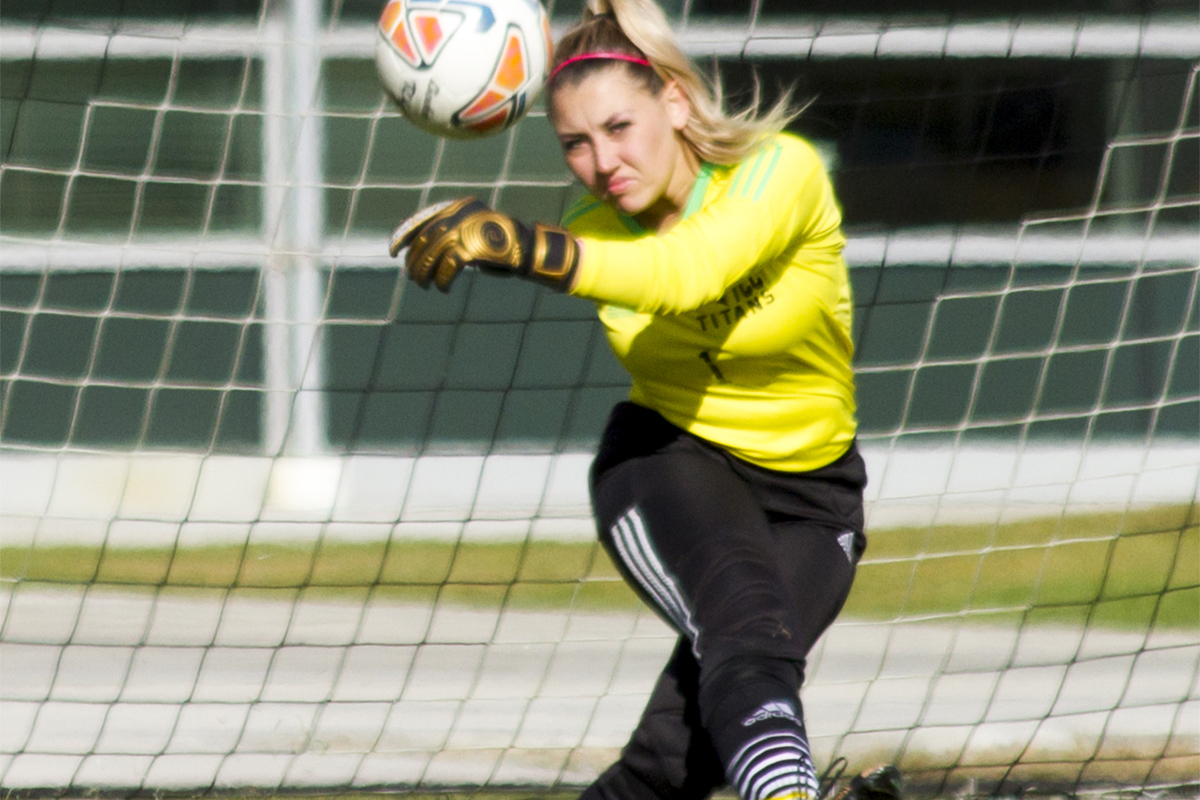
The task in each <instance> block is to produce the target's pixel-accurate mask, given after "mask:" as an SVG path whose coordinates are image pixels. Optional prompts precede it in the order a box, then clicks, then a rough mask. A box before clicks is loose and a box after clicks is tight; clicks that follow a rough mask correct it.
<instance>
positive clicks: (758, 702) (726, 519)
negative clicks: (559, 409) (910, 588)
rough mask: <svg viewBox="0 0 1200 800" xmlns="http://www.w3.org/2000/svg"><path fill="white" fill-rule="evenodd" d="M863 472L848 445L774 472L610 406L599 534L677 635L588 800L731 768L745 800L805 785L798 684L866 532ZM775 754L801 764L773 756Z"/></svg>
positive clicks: (789, 793) (762, 799) (676, 792)
mask: <svg viewBox="0 0 1200 800" xmlns="http://www.w3.org/2000/svg"><path fill="white" fill-rule="evenodd" d="M865 483H866V475H865V471H864V469H863V464H862V459H861V458H860V457H859V456H858V454H857V451H856V450H855V449H854V448H853V447H851V448H850V450H849V451H848V452H847V453H846V454H845V455H844V456H843V457H842V458H840V459H838V460H837V461H835V462H834V463H833V464H830V465H829V466H827V467H823V468H821V469H819V470H815V471H813V472H808V473H795V474H793V473H781V472H776V471H772V470H767V469H763V468H761V467H758V466H755V465H752V464H748V463H746V462H744V461H741V460H739V459H736V458H734V457H733V456H731V455H730V454H728V453H727V452H725V451H724V450H722V449H720V448H718V447H715V446H713V445H711V444H709V443H706V442H704V441H702V440H700V439H697V438H696V437H693V436H691V435H689V434H687V433H685V432H683V431H681V430H679V429H678V428H676V427H674V426H673V425H670V424H669V423H667V422H666V421H665V420H663V419H662V417H660V416H659V415H658V414H656V413H655V412H653V411H649V410H647V409H644V408H641V407H639V406H636V405H633V404H630V403H622V404H620V405H618V406H617V408H616V409H615V410H614V412H613V415H612V418H611V419H610V421H609V426H608V428H607V430H606V432H605V436H604V440H603V442H602V445H601V449H600V452H599V454H598V455H597V458H596V462H595V464H594V466H593V475H592V499H593V504H594V508H595V512H596V519H597V526H598V528H599V533H600V539H601V541H602V543H603V544H604V547H605V548H606V549H607V551H608V552H609V555H610V556H611V557H612V558H613V561H614V562H615V563H616V564H617V566H618V568H619V569H620V570H621V571H622V573H623V574H624V576H625V578H626V580H627V581H629V583H630V585H631V586H633V588H634V589H635V590H636V591H637V592H638V593H639V594H640V595H641V596H642V597H643V599H644V600H645V601H646V602H647V603H649V604H650V605H651V606H652V607H653V608H655V609H656V610H657V611H658V613H659V614H661V615H662V616H663V617H664V618H665V619H666V620H667V621H668V622H669V623H670V624H671V625H672V626H673V627H674V628H675V629H676V630H677V631H678V632H679V633H680V640H679V644H678V646H677V647H676V649H675V652H674V654H673V655H672V658H671V660H670V661H669V662H668V664H667V666H666V668H665V669H664V671H663V673H662V675H661V676H660V678H659V681H658V683H657V685H656V686H655V689H654V691H653V694H652V695H651V698H650V701H649V703H648V704H647V707H646V710H645V712H644V714H643V717H642V719H641V721H640V722H639V724H638V727H637V728H636V729H635V731H634V734H633V736H632V738H631V739H630V742H629V744H628V745H627V746H626V748H625V749H624V751H623V752H622V757H621V759H620V761H619V762H618V763H617V764H615V765H613V767H611V768H610V769H609V770H608V771H606V772H605V773H604V775H602V776H601V777H600V778H599V779H598V780H597V782H596V783H595V784H594V785H593V786H592V787H590V788H589V789H588V790H587V791H586V792H585V794H584V795H583V797H584V798H585V800H643V798H644V799H645V800H657V799H658V798H679V799H681V800H682V798H705V797H707V796H708V795H709V794H710V793H711V792H712V790H713V789H715V788H717V787H719V786H721V785H724V784H725V783H726V782H727V781H730V782H732V783H733V784H734V785H735V787H736V788H737V789H738V791H739V794H740V795H741V796H742V797H743V800H766V799H767V798H776V797H803V796H805V792H806V791H808V790H810V789H811V788H812V787H813V786H815V776H814V775H812V774H811V773H812V764H811V757H809V755H808V743H807V739H806V738H805V734H804V731H803V718H802V712H801V710H800V707H799V701H798V698H797V697H796V695H797V692H798V689H799V686H800V683H801V681H802V679H803V670H804V659H805V657H806V655H807V654H808V651H809V650H810V649H811V648H812V646H813V644H814V643H815V642H816V640H817V638H818V637H819V636H820V635H821V633H822V632H823V631H824V630H825V629H826V628H827V627H828V626H829V625H830V624H831V623H832V622H833V620H834V618H835V617H836V616H837V613H838V611H840V610H841V607H842V604H843V603H844V602H845V599H846V596H847V595H848V594H849V592H850V585H851V583H852V581H853V579H854V567H855V564H856V563H857V560H858V557H859V556H860V555H861V553H862V550H863V547H864V546H865V539H864V537H863V533H862V488H863V486H864V485H865ZM784 762H787V763H788V764H793V763H795V764H800V763H801V762H806V766H803V767H795V768H792V771H791V772H787V770H786V769H784V768H782V767H780V768H778V769H777V768H775V767H772V766H769V765H772V764H776V765H777V764H783V763H784ZM764 765H767V766H764ZM784 772H787V774H786V775H784V774H783V773H784ZM801 773H803V774H801ZM789 781H791V783H789ZM792 784H795V785H796V786H797V787H800V788H799V789H798V790H796V789H789V788H788V787H790V786H792Z"/></svg>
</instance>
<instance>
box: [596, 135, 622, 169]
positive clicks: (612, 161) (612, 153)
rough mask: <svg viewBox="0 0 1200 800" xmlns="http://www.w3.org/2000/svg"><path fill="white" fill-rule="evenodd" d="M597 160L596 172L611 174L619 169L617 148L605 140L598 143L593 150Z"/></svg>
mask: <svg viewBox="0 0 1200 800" xmlns="http://www.w3.org/2000/svg"><path fill="white" fill-rule="evenodd" d="M592 152H593V154H594V158H595V165H596V171H597V172H601V173H609V172H612V171H613V170H615V169H616V168H617V164H618V163H619V161H620V160H619V159H618V158H617V148H616V147H614V146H613V145H612V144H610V143H608V142H605V141H603V140H599V141H597V142H596V143H595V144H594V145H593V150H592Z"/></svg>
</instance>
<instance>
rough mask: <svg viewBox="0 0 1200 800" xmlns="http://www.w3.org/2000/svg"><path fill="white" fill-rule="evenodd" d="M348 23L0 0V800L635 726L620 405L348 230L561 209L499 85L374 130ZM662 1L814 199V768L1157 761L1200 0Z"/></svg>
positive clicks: (1192, 473)
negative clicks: (841, 221) (829, 474)
mask: <svg viewBox="0 0 1200 800" xmlns="http://www.w3.org/2000/svg"><path fill="white" fill-rule="evenodd" d="M380 5H381V4H380V3H376V2H364V1H363V0H352V1H351V0H347V1H346V2H340V3H339V2H332V3H325V4H323V3H320V2H316V0H291V1H290V2H278V3H268V4H266V5H261V4H259V3H257V2H249V1H248V0H246V1H243V0H204V1H201V0H194V1H193V2H174V3H136V2H116V0H113V2H76V3H70V2H53V1H51V0H44V1H41V2H37V1H35V0H24V1H19V0H8V2H6V3H5V4H4V6H3V8H2V9H0V95H2V101H0V102H2V105H0V111H2V115H0V135H2V139H0V141H2V142H3V161H2V163H0V325H2V327H0V378H2V381H3V394H2V402H3V408H2V410H0V470H2V472H0V479H2V481H3V482H2V484H0V492H2V498H0V499H2V503H0V513H2V520H0V521H2V524H3V529H2V530H0V577H2V581H3V583H2V584H0V598H2V601H3V609H4V611H3V622H2V623H0V655H2V658H3V661H2V662H0V669H2V671H0V718H2V720H3V722H2V725H0V785H2V786H3V787H5V788H6V789H10V790H20V791H24V792H30V791H35V790H53V791H82V790H89V789H100V790H105V791H113V792H124V793H137V792H144V793H147V794H149V793H160V792H172V791H178V792H196V791H230V790H243V789H250V788H253V789H254V790H256V791H260V792H261V791H268V792H273V791H278V792H287V791H299V790H324V791H336V792H349V791H352V790H356V789H367V788H375V787H392V788H400V789H413V790H424V789H430V788H438V787H486V788H489V789H497V790H498V789H502V788H504V787H512V786H528V787H547V788H560V787H570V786H576V785H580V784H584V783H587V782H588V781H589V780H590V779H591V778H592V777H594V775H595V774H597V772H598V771H599V770H600V769H602V768H603V767H604V766H605V765H606V764H607V763H608V762H609V761H610V760H611V759H612V758H613V757H614V756H615V754H616V751H617V749H618V748H619V747H620V746H621V744H622V743H623V742H624V740H625V738H626V737H627V735H628V733H629V731H630V729H631V728H632V726H633V724H634V723H635V722H636V719H637V716H638V714H639V713H640V710H641V706H642V704H643V703H644V701H645V699H646V696H647V694H648V692H649V690H650V687H651V685H652V682H653V679H654V677H655V675H656V673H657V670H658V668H659V666H660V665H661V664H662V662H663V661H664V660H665V658H666V656H667V653H668V651H669V649H670V646H671V641H672V640H671V637H670V634H669V632H668V631H667V629H666V628H665V626H664V625H663V624H662V623H661V622H660V621H658V620H657V619H655V618H654V617H653V616H652V615H650V614H649V613H648V612H647V611H645V610H644V609H642V608H640V607H639V606H638V604H637V601H636V600H635V599H634V598H633V596H632V595H631V594H629V593H628V592H627V590H626V589H625V588H624V587H623V585H622V584H621V582H620V580H619V578H618V577H617V575H616V573H615V571H614V570H613V568H612V566H611V565H610V564H609V563H608V561H607V560H606V558H605V556H604V555H603V554H602V553H601V552H600V551H599V550H598V549H597V548H596V546H595V545H594V531H593V528H592V523H591V521H590V517H589V508H588V498H587V491H586V472H587V467H588V463H589V459H590V453H591V451H592V449H593V448H594V446H595V443H596V441H597V438H598V435H599V432H600V430H601V427H602V425H603V422H604V419H605V417H606V415H607V413H608V410H609V408H610V407H611V406H612V405H613V403H615V402H616V401H617V400H619V399H622V398H623V397H624V396H625V394H626V392H627V390H628V379H627V377H626V376H625V374H624V373H623V371H622V370H621V369H620V367H619V366H618V365H617V364H616V362H615V360H614V359H613V358H612V356H611V354H610V353H609V351H608V347H607V344H606V342H605V341H604V337H603V333H602V331H601V330H600V329H599V326H598V324H597V323H596V322H595V320H594V316H595V312H594V307H593V306H592V305H591V304H589V303H588V302H586V301H581V300H577V299H573V298H568V297H562V296H558V295H554V294H550V293H546V292H543V291H541V290H539V289H537V288H535V287H532V286H529V285H526V284H518V283H517V282H498V281H487V280H485V279H481V280H478V281H475V280H473V279H472V276H469V275H468V276H466V279H465V280H463V281H462V282H461V283H460V284H459V285H456V287H455V291H454V292H453V293H452V294H450V295H446V296H443V295H440V294H437V293H428V292H419V291H408V287H407V286H406V285H405V283H404V281H403V279H402V277H401V275H400V272H399V270H398V268H397V265H396V263H395V262H393V261H392V260H391V259H389V258H387V255H386V252H385V250H386V237H387V235H388V234H389V233H390V231H391V229H392V228H393V226H394V225H395V224H396V222H397V221H398V220H399V219H401V218H402V217H404V216H406V215H408V214H410V213H411V212H413V211H415V210H416V209H417V208H419V207H421V206H423V205H425V204H427V203H430V202H434V201H437V200H441V199H445V198H448V197H453V196H459V195H462V194H465V193H473V194H476V195H477V196H480V197H482V198H484V199H486V200H488V201H489V202H492V203H494V204H496V205H498V206H499V207H500V208H502V209H504V210H506V211H509V212H511V213H513V214H516V215H519V216H521V217H524V218H540V219H545V220H550V221H553V220H556V219H557V218H558V217H559V216H560V215H561V213H562V211H563V210H564V209H565V208H566V206H567V205H569V203H570V202H571V201H572V200H573V199H574V198H575V197H577V196H578V195H579V192H580V189H579V187H578V186H577V185H575V184H574V183H573V182H572V180H571V179H570V176H569V174H568V173H567V171H566V170H565V168H564V166H563V164H562V161H561V158H560V157H559V155H558V145H557V141H556V139H555V137H554V135H553V132H552V130H551V128H550V126H549V125H548V123H547V121H546V119H545V116H544V113H543V112H542V110H541V109H540V108H535V109H534V111H533V112H532V113H531V114H529V116H528V117H527V118H526V119H525V120H523V121H522V122H521V123H520V124H519V125H518V126H516V127H515V128H514V129H513V130H511V131H509V132H507V133H505V134H502V135H499V136H496V137H493V138H490V139H485V140H481V141H478V142H472V143H463V142H448V141H442V140H438V139H436V138H433V137H431V136H428V135H426V134H423V133H421V132H419V131H418V130H416V129H415V128H413V127H412V126H411V125H409V124H408V123H406V122H404V121H403V120H402V119H401V118H400V117H399V116H398V115H397V114H396V113H395V112H394V110H393V108H392V107H391V105H390V103H389V102H388V101H387V100H386V99H385V98H384V96H383V95H382V92H381V91H380V89H379V86H378V83H377V81H376V79H375V73H374V66H373V63H372V60H371V58H372V52H373V46H374V35H375V34H374V21H375V18H376V16H377V15H378V13H379V10H380V8H379V6H380ZM665 7H666V8H667V10H668V12H669V13H670V15H671V16H672V18H673V20H674V21H675V22H676V23H677V30H678V32H679V35H680V39H681V41H682V42H683V44H684V46H685V48H686V49H687V51H688V52H689V53H690V54H691V55H693V56H694V57H695V58H696V59H697V60H698V61H699V62H700V63H701V64H703V65H704V66H705V69H712V70H714V71H715V72H717V73H719V74H720V75H721V76H722V77H723V79H724V81H725V83H726V87H727V89H728V91H729V94H730V95H731V96H732V99H733V102H734V103H735V104H737V103H746V102H749V100H750V98H751V96H752V93H753V87H754V83H755V80H756V79H757V81H758V82H759V83H760V85H761V87H762V90H763V92H764V94H765V95H766V96H767V97H773V96H775V95H776V94H777V93H778V92H779V91H780V90H781V87H787V86H791V85H794V86H795V87H796V96H797V97H798V98H800V99H802V100H809V99H811V100H812V104H811V105H810V106H809V107H808V109H807V110H806V111H805V113H804V114H803V116H802V117H801V118H800V119H799V120H798V121H797V122H796V123H795V125H794V126H793V128H794V130H795V131H797V132H798V133H801V134H802V135H804V136H807V137H809V138H810V139H811V140H812V141H813V142H814V143H815V144H817V145H818V147H819V148H820V149H821V152H822V153H823V154H824V156H825V158H826V159H827V163H828V165H829V167H830V170H831V174H832V176H833V180H834V183H835V185H836V187H837V191H838V194H839V197H840V199H841V202H842V205H843V207H844V212H845V220H846V230H847V234H848V238H849V244H848V246H847V250H846V256H847V260H848V262H849V264H850V267H851V279H852V282H853V286H854V292H855V303H856V307H855V321H854V322H855V343H856V348H857V355H856V364H857V370H858V400H859V416H860V422H861V433H860V444H861V447H862V449H863V451H864V454H865V456H866V458H867V462H868V467H869V472H870V480H871V484H870V486H869V487H868V521H869V527H870V530H869V533H870V537H871V544H870V547H869V549H868V552H867V554H866V558H865V560H864V563H863V565H862V566H861V567H860V573H859V578H858V581H857V584H856V588H855V592H854V594H853V596H852V598H851V600H850V603H849V605H848V607H847V609H846V611H845V612H844V613H843V616H842V618H841V620H840V621H839V623H838V624H837V625H836V626H835V627H834V628H833V630H832V631H831V632H830V633H829V635H828V636H827V637H826V639H825V640H824V641H823V642H822V643H821V644H820V645H819V646H818V648H817V650H816V651H815V652H814V654H813V657H812V658H811V659H810V664H809V668H808V682H807V686H806V688H805V690H804V694H803V698H804V702H805V707H806V709H807V711H808V716H809V726H810V735H811V736H812V739H813V745H814V751H815V753H816V755H817V759H818V762H819V763H820V764H824V763H825V762H827V761H829V760H830V759H832V758H834V757H836V756H839V755H844V756H846V757H847V758H849V759H850V761H851V764H852V766H854V767H856V768H857V767H859V766H868V765H870V764H872V763H875V762H876V761H879V760H887V761H893V762H895V763H898V764H900V765H901V766H902V767H903V769H904V770H905V772H906V773H907V774H908V775H909V776H910V779H911V780H912V781H913V783H914V786H915V787H917V791H918V793H924V794H935V793H953V792H975V791H978V792H980V793H991V792H995V793H997V794H1003V793H1019V792H1027V793H1028V792H1038V791H1060V792H1061V791H1065V792H1082V791H1090V790H1103V789H1107V788H1112V787H1117V788H1119V789H1123V790H1127V791H1145V792H1151V791H1158V790H1164V791H1166V790H1174V789H1179V790H1181V791H1187V787H1188V786H1193V785H1194V784H1195V783H1196V780H1197V775H1198V774H1200V755H1198V753H1200V703H1198V702H1197V680H1198V677H1197V676H1198V672H1200V633H1198V631H1200V610H1198V609H1200V588H1198V587H1200V575H1198V573H1200V546H1198V532H1197V482H1198V480H1200V446H1198V440H1200V309H1198V307H1197V306H1198V303H1197V289H1198V287H1197V281H1198V277H1200V232H1198V231H1200V226H1198V223H1200V188H1198V175H1200V111H1198V108H1200V99H1198V87H1197V68H1198V65H1197V62H1198V60H1200V19H1198V16H1200V15H1198V12H1197V10H1196V8H1195V7H1194V3H1183V2H1179V3H1176V2H1111V3H1108V4H1105V5H1103V7H1101V6H1099V5H1097V4H1094V3H1079V2H1071V1H1070V0H1048V1H1047V2H1042V3H1028V2H1023V0H990V1H989V2H982V3H980V2H972V3H964V2H960V0H911V2H901V1H900V0H889V1H888V2H884V3H879V2H872V3H866V2H856V1H854V0H851V1H849V2H838V3H826V2H811V3H804V4H802V5H801V4H798V3H794V2H792V0H753V1H751V0H744V1H743V2H723V1H722V0H671V2H668V3H667V4H666V6H665ZM551 11H552V16H553V20H554V23H555V28H556V30H557V31H561V30H563V29H564V27H565V26H567V25H569V24H570V23H571V22H572V21H574V20H575V19H577V17H578V14H579V11H580V4H579V3H578V2H558V3H556V4H553V5H552V7H551Z"/></svg>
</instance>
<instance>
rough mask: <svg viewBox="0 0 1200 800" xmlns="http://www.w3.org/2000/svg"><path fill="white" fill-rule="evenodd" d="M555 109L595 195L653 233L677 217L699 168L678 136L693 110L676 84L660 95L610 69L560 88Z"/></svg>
mask: <svg viewBox="0 0 1200 800" xmlns="http://www.w3.org/2000/svg"><path fill="white" fill-rule="evenodd" d="M550 105H551V120H552V122H553V124H554V130H555V132H556V133H557V134H558V139H559V142H560V143H561V144H562V148H563V155H564V156H565V157H566V160H567V166H569V167H570V168H571V171H572V172H574V173H575V175H576V177H578V178H579V180H580V181H582V182H583V185H584V186H586V187H587V188H588V189H589V190H590V191H591V192H592V194H593V195H595V196H596V197H597V198H599V199H601V200H603V201H604V202H606V203H608V204H609V205H611V206H614V207H615V208H617V209H618V210H620V211H622V212H624V213H626V214H629V215H631V216H637V217H638V219H639V221H640V222H641V223H642V224H643V225H644V226H648V227H652V228H658V227H659V226H660V225H661V224H663V223H664V221H666V220H670V219H674V217H675V216H677V215H678V213H679V211H681V210H682V208H683V206H684V204H686V202H687V197H688V194H689V193H690V192H691V188H692V184H693V183H694V181H695V177H696V172H697V168H698V163H697V159H696V158H695V156H694V155H693V154H692V151H691V149H690V148H689V147H688V146H687V144H686V142H685V141H684V140H683V139H682V138H681V137H680V136H679V131H681V130H683V128H684V126H685V125H686V124H687V121H688V116H689V114H690V108H689V106H688V103H687V100H686V98H685V97H684V95H683V92H681V91H680V90H679V87H678V85H677V84H675V83H674V82H672V83H668V84H667V85H666V87H665V88H664V89H663V90H662V92H660V93H659V94H658V95H657V96H656V95H654V94H652V93H651V92H650V91H649V90H648V89H647V88H646V87H645V85H644V84H643V83H642V82H641V81H639V80H638V79H637V78H636V77H633V76H631V75H630V74H629V72H628V70H627V69H626V68H625V67H623V66H622V65H613V66H612V67H611V68H607V69H602V70H598V71H594V72H591V73H589V74H588V75H587V76H585V77H584V78H583V79H582V80H581V81H580V82H579V83H576V84H568V85H564V86H560V87H558V88H557V89H556V90H555V91H554V93H553V94H552V95H551V98H550Z"/></svg>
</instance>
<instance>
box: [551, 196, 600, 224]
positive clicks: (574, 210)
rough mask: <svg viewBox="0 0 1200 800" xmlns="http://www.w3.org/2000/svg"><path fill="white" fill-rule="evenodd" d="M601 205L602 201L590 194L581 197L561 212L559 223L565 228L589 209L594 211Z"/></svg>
mask: <svg viewBox="0 0 1200 800" xmlns="http://www.w3.org/2000/svg"><path fill="white" fill-rule="evenodd" d="M601 205H603V203H601V202H600V201H599V200H597V199H596V198H594V197H592V196H591V195H588V196H587V197H581V198H579V199H578V200H576V201H575V202H574V203H572V204H571V207H570V208H568V209H567V210H566V211H565V212H564V213H563V215H562V222H561V223H559V224H560V225H562V226H563V227H564V228H566V227H568V226H570V224H571V223H572V222H574V221H575V220H577V219H579V218H580V217H582V216H583V215H584V214H586V213H588V212H589V211H594V210H595V209H596V208H598V207H599V206H601Z"/></svg>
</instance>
